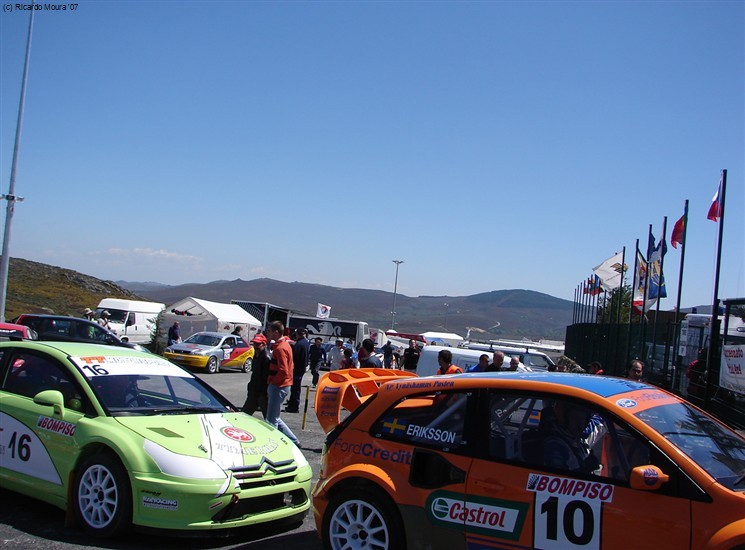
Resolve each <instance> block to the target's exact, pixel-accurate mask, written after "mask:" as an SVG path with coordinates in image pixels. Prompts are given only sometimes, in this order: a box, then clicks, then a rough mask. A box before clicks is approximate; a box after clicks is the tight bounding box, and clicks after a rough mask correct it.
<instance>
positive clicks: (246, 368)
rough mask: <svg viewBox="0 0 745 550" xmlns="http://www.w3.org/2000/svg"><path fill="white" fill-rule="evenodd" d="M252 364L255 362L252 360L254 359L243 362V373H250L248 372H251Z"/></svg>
mask: <svg viewBox="0 0 745 550" xmlns="http://www.w3.org/2000/svg"><path fill="white" fill-rule="evenodd" d="M252 362H253V360H252V359H246V360H245V361H244V362H243V366H242V367H241V371H243V372H248V371H250V370H251V363H252Z"/></svg>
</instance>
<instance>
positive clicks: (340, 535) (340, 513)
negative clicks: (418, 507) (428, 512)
mask: <svg viewBox="0 0 745 550" xmlns="http://www.w3.org/2000/svg"><path fill="white" fill-rule="evenodd" d="M405 540H406V539H405V537H404V528H403V523H402V521H401V517H400V516H399V514H398V511H397V510H396V509H395V507H394V506H393V503H392V502H391V500H390V498H388V496H387V495H385V494H383V493H381V492H380V491H371V490H368V489H361V490H360V489H356V490H344V491H342V492H341V493H339V494H338V495H337V496H335V497H333V498H332V500H331V502H330V504H329V508H328V510H327V512H326V515H325V517H324V522H323V542H324V547H325V548H333V549H334V550H337V549H341V548H380V549H388V550H400V549H403V548H405V546H406V543H405Z"/></svg>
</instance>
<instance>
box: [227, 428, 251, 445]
mask: <svg viewBox="0 0 745 550" xmlns="http://www.w3.org/2000/svg"><path fill="white" fill-rule="evenodd" d="M220 431H221V432H222V433H223V435H224V436H225V437H229V438H230V439H232V440H233V441H240V442H241V443H251V442H252V441H253V440H254V439H255V437H254V436H253V435H251V434H250V433H248V432H247V431H246V430H244V429H242V428H236V427H235V426H225V427H224V428H220Z"/></svg>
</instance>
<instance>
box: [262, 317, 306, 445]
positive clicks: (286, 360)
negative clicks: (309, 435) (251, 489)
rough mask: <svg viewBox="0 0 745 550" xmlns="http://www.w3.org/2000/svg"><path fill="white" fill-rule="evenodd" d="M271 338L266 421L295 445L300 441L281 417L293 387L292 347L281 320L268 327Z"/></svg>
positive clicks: (268, 334)
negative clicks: (272, 344)
mask: <svg viewBox="0 0 745 550" xmlns="http://www.w3.org/2000/svg"><path fill="white" fill-rule="evenodd" d="M266 332H267V336H268V337H269V340H272V341H274V347H273V348H272V359H271V361H270V362H269V377H268V378H267V383H268V384H267V394H268V397H269V400H268V403H267V411H266V421H267V422H268V423H269V424H271V425H273V426H276V428H277V429H278V430H279V431H280V432H282V433H283V434H285V435H286V436H287V437H288V438H290V439H291V440H292V442H293V443H294V444H295V445H298V446H299V445H300V441H299V440H298V438H297V437H295V434H294V433H292V430H291V429H290V428H289V427H288V426H287V424H285V423H284V421H283V420H282V419H281V418H280V417H279V415H280V412H281V410H282V403H284V401H285V399H286V398H287V394H289V393H290V388H291V387H292V371H293V364H292V348H291V347H290V342H289V339H288V338H287V336H285V335H284V333H285V327H284V325H283V324H282V323H280V322H279V321H274V322H273V323H272V324H270V325H269V328H268V329H267V331H266Z"/></svg>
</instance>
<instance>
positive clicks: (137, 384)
mask: <svg viewBox="0 0 745 550" xmlns="http://www.w3.org/2000/svg"><path fill="white" fill-rule="evenodd" d="M91 386H92V387H93V389H94V391H95V392H96V395H97V396H98V399H99V401H100V403H101V404H102V405H103V406H104V407H105V408H106V409H107V410H108V411H109V412H110V413H111V414H112V415H114V416H120V415H131V414H172V413H176V412H180V413H185V412H209V411H214V412H225V411H227V410H228V409H227V407H226V406H225V405H224V404H223V402H222V401H221V400H220V399H219V397H218V396H217V395H215V394H214V393H212V392H211V391H210V390H209V388H207V387H205V386H203V385H202V384H200V383H199V381H198V380H196V379H195V378H189V377H184V376H168V375H143V374H137V375H134V374H117V375H107V376H96V377H95V378H94V379H93V380H91Z"/></svg>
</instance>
